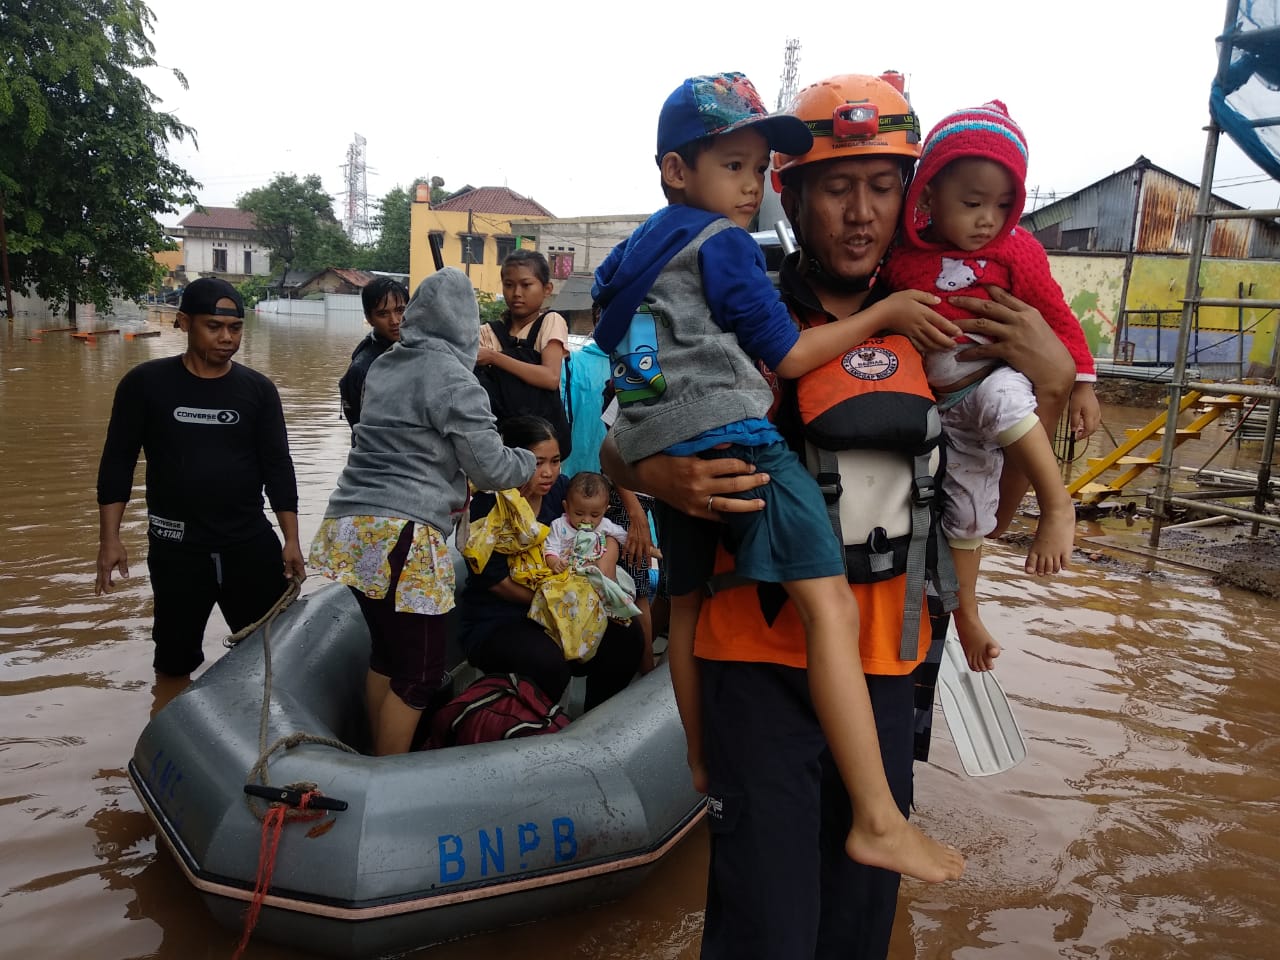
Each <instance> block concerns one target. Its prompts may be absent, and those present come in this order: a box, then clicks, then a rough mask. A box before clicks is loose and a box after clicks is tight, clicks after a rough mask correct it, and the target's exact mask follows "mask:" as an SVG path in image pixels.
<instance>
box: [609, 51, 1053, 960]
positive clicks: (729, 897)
mask: <svg viewBox="0 0 1280 960" xmlns="http://www.w3.org/2000/svg"><path fill="white" fill-rule="evenodd" d="M852 107H857V108H859V109H856V110H854V109H851V108H852ZM794 112H795V113H796V114H797V115H798V116H799V117H800V118H801V119H803V120H805V121H806V123H807V124H808V125H809V127H810V129H811V130H812V131H813V133H814V146H813V147H812V149H811V150H809V151H808V152H807V153H805V154H802V155H800V156H792V157H787V156H782V157H775V158H774V165H775V170H776V171H777V173H778V175H779V177H780V180H781V186H782V188H783V192H782V200H783V206H784V209H785V210H786V213H787V217H788V219H789V220H790V222H791V224H792V227H793V228H794V231H795V233H796V237H797V240H798V241H799V244H800V248H801V249H800V251H798V252H797V253H796V254H792V255H791V256H790V257H788V258H787V260H786V262H784V264H783V268H782V271H781V288H782V294H783V298H784V299H785V300H786V302H787V303H788V306H789V307H790V308H791V310H792V313H793V315H795V316H796V317H797V318H798V320H810V321H812V320H821V319H822V318H823V317H826V318H843V317H846V316H849V315H851V314H853V313H856V312H858V311H859V310H862V309H864V308H865V307H866V306H869V305H870V304H871V303H873V302H875V301H876V300H878V299H880V298H881V297H882V296H883V295H884V292H885V291H883V290H880V289H877V288H876V287H875V286H874V275H875V272H876V269H877V267H878V266H879V263H880V261H881V259H882V258H883V256H884V254H885V252H886V251H887V249H888V246H889V243H890V240H891V239H892V237H893V234H894V231H895V229H896V226H897V223H898V219H899V214H900V212H901V207H902V199H903V192H904V188H905V184H906V180H907V178H908V177H909V175H910V171H911V169H912V167H913V165H914V161H915V158H916V157H917V156H918V155H919V149H920V146H919V144H920V141H919V124H918V122H917V121H916V119H915V117H914V114H913V113H912V111H911V108H910V106H909V105H908V103H907V101H906V100H905V98H904V97H903V96H902V94H901V93H900V92H899V91H898V90H897V89H896V88H895V87H894V86H892V85H891V84H890V83H889V82H886V81H885V80H882V79H879V78H873V77H865V76H840V77H833V78H830V79H828V80H825V81H822V82H820V83H817V84H814V85H812V86H810V87H808V88H806V89H805V90H804V91H802V92H801V94H800V96H799V98H798V99H797V102H796V105H795V108H794ZM992 296H993V298H994V299H993V300H992V301H974V302H973V303H972V304H970V303H966V304H965V307H966V308H967V309H971V310H972V311H973V316H974V319H972V320H966V321H962V322H960V324H959V325H960V326H961V327H962V328H964V329H966V330H976V331H977V332H980V333H983V334H985V335H987V336H988V337H991V338H992V342H991V343H990V344H987V345H985V346H983V347H980V348H975V353H974V356H975V357H979V356H994V357H1000V358H1002V359H1005V360H1007V361H1008V362H1010V363H1012V364H1014V365H1016V366H1018V368H1019V369H1022V370H1023V371H1024V372H1025V373H1026V374H1027V376H1028V377H1029V378H1030V379H1031V381H1032V383H1034V384H1036V386H1037V393H1038V396H1039V398H1040V400H1041V405H1042V407H1046V406H1049V407H1052V406H1055V405H1056V406H1057V407H1058V409H1059V410H1060V409H1061V405H1062V404H1064V403H1065V401H1066V398H1067V394H1068V392H1069V390H1070V387H1071V381H1072V366H1071V364H1070V358H1069V357H1068V355H1067V354H1066V351H1065V350H1064V349H1062V347H1061V345H1060V344H1059V343H1058V341H1057V339H1056V338H1055V337H1054V336H1053V335H1052V333H1051V332H1049V330H1048V328H1047V326H1046V325H1045V324H1044V321H1043V319H1042V318H1041V317H1040V316H1039V314H1038V313H1037V312H1036V311H1035V310H1033V309H1031V308H1028V307H1027V306H1026V305H1025V304H1022V303H1021V302H1020V301H1017V300H1016V299H1014V298H1013V297H1010V296H1007V295H1004V294H1001V293H999V292H995V293H993V294H992ZM794 404H795V400H794V393H793V392H791V391H787V390H783V391H782V393H781V407H782V409H781V410H780V416H779V418H780V421H781V422H782V423H783V424H785V423H786V422H787V420H788V419H790V420H791V421H792V422H793V423H794V421H795V420H796V419H797V417H796V410H795V406H794ZM784 432H787V431H786V428H785V426H784ZM793 438H794V434H793ZM602 460H603V461H604V466H605V469H606V471H607V472H609V473H610V475H611V476H615V477H616V478H617V479H618V480H619V481H620V482H622V483H624V484H625V485H627V486H628V487H634V488H635V489H639V490H644V491H646V492H649V493H652V494H653V495H655V496H657V497H659V498H660V499H663V500H665V501H666V502H668V503H670V504H671V505H672V506H673V507H676V508H678V509H680V510H682V511H684V512H686V513H691V514H694V515H700V516H704V517H712V516H714V515H715V514H716V513H717V512H719V511H725V512H728V511H737V510H750V509H761V508H762V507H763V501H751V500H742V499H738V498H736V497H732V496H728V494H740V493H742V492H743V491H747V490H750V489H753V488H754V487H757V486H759V485H760V484H761V483H764V482H767V481H768V478H767V477H760V476H751V475H749V474H748V471H749V469H750V468H749V467H748V466H747V465H746V464H745V463H742V462H734V461H724V460H717V461H707V460H700V459H698V458H696V457H685V458H679V457H669V456H664V455H656V456H653V457H650V458H647V459H645V460H641V461H638V462H637V463H636V464H633V465H632V466H631V467H630V468H629V469H628V468H626V466H625V464H623V463H622V462H621V458H620V457H617V456H616V455H615V452H614V451H612V450H611V449H610V447H609V444H608V443H606V448H605V449H604V450H602ZM906 578H907V575H906V574H905V573H903V574H901V575H899V576H897V577H892V578H890V579H887V580H883V581H881V582H880V583H877V584H852V585H851V589H852V590H853V592H854V594H855V596H856V597H857V599H858V605H859V608H860V624H859V634H858V636H859V645H860V649H861V651H862V654H863V664H864V669H865V670H866V673H867V677H866V680H867V687H868V691H869V693H870V695H871V702H872V709H873V712H874V715H875V720H876V726H877V733H878V736H879V739H880V746H881V755H882V758H883V762H884V768H885V773H886V776H887V777H888V779H889V784H890V788H891V790H892V791H893V793H894V797H895V799H896V801H897V802H898V804H899V807H900V808H901V809H902V811H903V813H904V814H906V812H907V811H908V809H909V808H910V804H911V799H912V769H911V767H912V758H913V751H914V715H915V707H914V681H913V677H912V671H913V670H914V669H915V667H916V664H917V663H918V662H919V661H920V660H922V659H923V658H924V657H925V655H926V654H927V651H928V647H929V631H928V619H927V617H923V616H922V617H921V618H920V629H919V631H918V635H917V637H916V639H917V643H918V649H917V652H916V655H915V656H914V657H913V658H910V659H906V660H904V659H902V658H901V657H900V653H901V651H900V644H901V641H902V632H903V620H904V595H905V592H906ZM763 593H764V595H765V597H766V604H767V603H768V601H767V596H768V591H767V590H766V591H763ZM761 594H762V591H760V590H758V589H756V585H754V584H737V585H728V586H727V587H726V588H725V589H723V590H716V591H715V592H713V593H712V594H711V596H710V597H709V599H707V600H706V601H705V602H704V603H703V606H702V616H701V619H700V621H699V624H698V633H697V639H696V641H695V654H696V655H697V656H698V658H699V660H700V671H701V680H702V727H703V738H704V757H705V759H706V763H707V767H708V769H709V773H710V789H709V791H708V811H709V814H710V817H711V833H712V841H711V843H712V846H711V863H710V876H709V879H708V889H707V907H706V915H705V922H704V929H703V942H702V956H703V957H704V958H733V960H751V958H760V960H766V958H767V960H791V958H795V960H800V958H803V960H810V958H823V960H826V958H832V960H834V958H836V957H839V958H841V960H850V958H857V960H880V958H883V957H885V956H886V954H887V951H888V946H889V938H890V934H891V933H892V929H893V918H894V913H895V910H896V902H897V891H898V883H899V877H898V875H896V874H893V873H889V872H887V871H884V870H877V869H875V868H871V867H865V866H862V865H860V864H857V863H855V862H853V861H852V860H850V859H849V858H848V857H847V856H846V855H845V852H844V847H843V838H844V837H845V836H846V834H847V832H848V829H849V826H850V806H849V801H848V797H847V796H846V795H845V792H844V790H843V788H842V786H841V783H840V779H839V777H838V775H837V773H836V770H835V767H834V765H833V763H832V760H831V756H830V752H829V750H828V749H827V745H826V737H825V734H824V733H823V731H822V729H821V727H820V725H819V723H818V720H817V715H816V713H815V711H814V709H813V705H812V702H811V700H810V697H809V692H808V685H807V680H806V672H805V656H804V631H803V629H801V628H800V627H799V624H798V623H797V621H796V618H795V616H794V611H792V610H790V609H789V605H783V606H782V607H780V608H779V609H777V610H773V609H770V610H765V609H762V604H761ZM913 602H914V603H917V604H923V598H915V599H914V600H913ZM769 606H770V607H771V606H772V605H771V604H769ZM771 613H772V614H774V616H772V617H771V616H769V614H771Z"/></svg>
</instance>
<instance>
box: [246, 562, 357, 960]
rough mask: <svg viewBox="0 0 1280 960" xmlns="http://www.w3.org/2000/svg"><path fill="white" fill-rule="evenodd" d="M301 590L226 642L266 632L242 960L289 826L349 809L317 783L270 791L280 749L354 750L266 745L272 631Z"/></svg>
mask: <svg viewBox="0 0 1280 960" xmlns="http://www.w3.org/2000/svg"><path fill="white" fill-rule="evenodd" d="M301 586H302V579H301V578H298V577H295V578H292V579H291V580H290V581H289V588H288V589H286V590H285V592H284V594H283V595H281V597H280V599H279V600H277V601H276V603H275V605H274V606H273V607H272V608H271V609H270V610H269V611H267V613H266V615H265V616H264V617H262V619H261V620H259V621H258V622H257V623H256V624H253V625H251V626H249V627H246V628H245V629H244V630H241V631H238V632H237V633H236V634H234V635H233V636H231V637H229V638H228V646H231V645H233V644H235V643H238V642H239V641H240V640H242V639H244V637H245V636H247V635H248V634H249V633H251V632H252V631H253V630H255V629H257V628H258V627H259V626H260V627H261V628H262V662H263V671H262V711H261V713H260V714H259V717H258V759H257V760H256V761H255V762H254V764H253V766H252V767H250V768H249V772H248V774H247V775H246V777H245V784H246V786H245V803H246V804H247V805H248V807H249V812H250V813H252V814H253V815H254V817H256V818H257V819H258V820H259V821H261V823H262V840H261V842H260V844H259V847H258V872H257V877H256V879H255V882H254V889H253V899H252V900H251V901H250V904H249V909H248V910H247V911H246V913H245V924H244V933H243V934H242V936H241V938H240V945H239V946H238V947H237V948H236V952H235V955H234V957H233V958H232V960H239V957H240V955H241V954H242V953H243V952H244V949H245V947H246V946H247V945H248V943H249V936H250V934H252V933H253V928H254V927H255V926H256V925H257V923H258V914H259V912H260V911H261V909H262V903H263V900H264V899H265V898H266V895H267V891H268V890H269V889H270V888H271V875H272V873H273V872H274V871H275V866H276V852H277V851H278V850H279V847H280V837H281V835H282V833H283V831H284V827H285V824H287V823H305V822H308V821H312V820H319V819H321V818H323V817H324V816H326V814H327V811H328V810H345V809H346V807H347V805H346V804H345V803H343V802H342V801H335V800H327V798H325V796H324V794H323V793H322V792H321V791H320V789H319V787H318V786H317V785H316V784H314V783H307V782H300V783H292V784H289V785H287V786H286V787H283V788H272V787H271V782H270V778H269V777H268V776H267V764H268V762H269V761H270V759H271V757H272V756H273V755H274V754H275V753H276V752H277V751H278V750H290V749H292V748H293V747H296V746H299V745H300V744H303V743H315V744H320V745H322V746H326V747H333V748H335V749H338V750H343V751H345V752H347V753H355V752H356V751H355V750H353V749H351V747H349V746H347V745H346V744H345V743H343V742H342V741H341V740H338V739H336V738H334V737H322V736H319V735H317V734H313V733H305V732H301V731H297V732H294V733H290V734H287V735H285V736H283V737H277V738H276V740H275V741H274V742H273V743H271V744H270V746H268V745H267V731H268V729H269V728H270V723H271V686H272V675H271V627H272V625H273V624H274V623H275V619H276V617H278V616H279V615H280V613H281V612H282V611H283V610H285V609H286V608H287V607H288V606H289V605H290V604H291V603H293V601H294V600H295V599H296V598H297V596H298V591H299V589H300V588H301ZM264 796H271V797H273V798H274V799H273V800H272V802H270V803H264V802H263V799H262V798H263V797H264Z"/></svg>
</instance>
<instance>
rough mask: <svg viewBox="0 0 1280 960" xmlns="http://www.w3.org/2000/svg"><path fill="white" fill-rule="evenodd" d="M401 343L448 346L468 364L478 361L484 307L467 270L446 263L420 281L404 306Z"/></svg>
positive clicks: (406, 345) (417, 346)
mask: <svg viewBox="0 0 1280 960" xmlns="http://www.w3.org/2000/svg"><path fill="white" fill-rule="evenodd" d="M400 346H401V347H403V348H405V349H407V350H422V349H426V348H428V347H429V348H431V349H433V350H437V349H445V350H448V351H449V352H450V353H452V354H453V355H454V356H455V357H457V359H458V362H459V363H461V364H462V365H463V366H464V367H468V368H470V367H474V366H475V365H476V353H477V351H478V350H479V349H480V307H479V305H478V304H477V303H476V292H475V289H474V288H473V287H472V286H471V281H470V280H468V279H467V275H466V274H465V273H463V272H462V271H461V270H457V269H455V268H454V267H445V268H444V269H443V270H438V271H436V272H435V273H433V274H431V275H430V276H429V277H427V278H426V279H425V280H423V281H422V282H421V283H420V284H418V289H417V290H416V291H415V292H414V294H413V297H412V299H410V301H409V303H408V305H407V306H406V307H405V308H404V320H403V321H402V322H401V324H400Z"/></svg>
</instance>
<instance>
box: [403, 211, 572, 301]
mask: <svg viewBox="0 0 1280 960" xmlns="http://www.w3.org/2000/svg"><path fill="white" fill-rule="evenodd" d="M539 219H543V220H545V219H547V218H546V217H529V216H526V215H523V214H522V215H520V216H518V217H517V216H512V215H506V214H496V213H471V214H468V213H467V212H466V211H459V210H433V209H432V208H431V206H430V205H429V204H426V203H414V204H413V207H412V209H411V210H410V215H409V230H410V233H409V284H410V287H409V289H410V290H416V289H417V287H418V284H419V283H421V282H422V281H423V279H424V278H425V277H426V276H427V275H428V274H430V273H433V272H434V271H435V263H434V262H433V261H432V259H431V244H430V242H429V241H428V239H427V237H428V235H429V234H430V233H432V232H433V231H439V232H441V233H443V234H444V245H443V247H444V248H443V251H442V252H443V255H444V264H445V266H446V267H457V268H458V269H459V270H461V271H462V272H463V273H465V274H467V276H469V277H470V278H471V285H472V286H473V287H475V288H476V289H477V290H481V291H484V292H485V293H491V294H493V295H494V296H495V297H496V296H499V295H501V293H502V264H500V263H498V244H497V240H496V237H498V236H504V237H507V236H511V235H512V230H511V221H512V220H520V221H522V222H528V221H530V220H539ZM468 221H470V230H468ZM468 232H470V233H472V234H483V235H484V257H483V260H484V262H483V263H463V262H462V237H461V235H462V234H465V233H468ZM520 245H521V246H525V247H528V246H530V245H531V241H529V240H525V241H524V242H522V243H521V244H520Z"/></svg>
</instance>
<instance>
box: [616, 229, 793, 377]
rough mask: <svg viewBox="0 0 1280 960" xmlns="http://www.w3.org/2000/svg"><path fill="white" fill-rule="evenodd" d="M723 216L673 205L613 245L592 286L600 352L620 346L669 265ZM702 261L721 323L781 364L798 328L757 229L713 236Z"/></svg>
mask: <svg viewBox="0 0 1280 960" xmlns="http://www.w3.org/2000/svg"><path fill="white" fill-rule="evenodd" d="M717 219H720V215H719V214H715V213H710V212H708V211H706V210H698V209H695V208H693V207H687V206H685V205H683V204H671V205H669V206H666V207H663V208H662V209H661V210H659V211H658V212H657V213H655V214H654V215H653V216H652V217H650V218H649V219H648V220H646V221H645V222H644V223H643V224H641V226H640V227H639V228H638V229H637V230H636V231H635V233H633V234H632V235H631V236H630V237H628V238H627V239H626V240H624V241H623V242H622V243H620V244H618V246H616V247H614V249H613V250H612V251H611V252H610V254H609V256H608V257H606V258H605V260H604V262H603V263H602V264H601V265H600V266H599V267H598V268H597V270H596V279H595V284H594V286H593V287H592V290H591V293H592V296H593V297H594V298H595V299H596V301H597V302H599V303H600V305H601V314H600V322H599V323H598V324H597V325H596V329H595V341H596V343H597V344H599V346H600V348H601V349H602V350H604V351H606V352H611V351H612V350H613V348H614V347H616V346H617V345H618V342H619V341H620V340H621V339H622V337H623V335H624V334H625V333H626V330H627V327H628V326H629V325H630V323H631V318H632V317H633V316H634V315H635V312H636V308H637V307H639V306H640V304H642V303H643V302H644V300H645V297H646V296H647V295H648V293H649V290H650V289H651V288H652V287H653V284H654V281H655V280H656V279H657V277H658V274H659V273H661V272H662V269H663V267H665V266H666V265H667V263H668V262H669V261H670V260H671V258H672V257H673V256H675V255H676V254H677V253H679V252H680V251H681V250H682V249H684V248H685V247H686V246H687V245H688V244H689V243H690V242H691V241H692V240H693V239H694V238H695V237H697V236H698V234H699V233H701V232H702V231H703V230H704V229H705V228H706V227H707V225H708V224H710V223H712V222H713V221H715V220H717ZM698 266H699V269H700V271H701V274H702V284H703V290H704V293H705V295H706V301H707V307H708V309H709V311H710V313H711V317H712V319H713V320H714V321H715V323H716V324H717V326H719V327H720V329H722V330H724V331H726V332H729V333H733V334H734V336H735V337H736V338H737V340H738V343H739V345H740V346H741V347H742V349H743V350H744V351H745V352H746V353H747V354H748V355H749V356H751V357H752V358H754V359H758V360H762V361H764V363H765V364H767V365H768V366H769V367H770V368H773V367H776V366H777V364H778V363H780V362H781V360H782V358H783V357H785V356H786V355H787V353H788V352H790V350H791V348H792V347H794V346H795V344H796V340H797V339H798V338H799V332H798V331H797V330H796V327H795V324H794V322H793V321H792V320H791V316H790V314H789V313H788V312H787V308H786V306H785V305H784V304H783V303H782V300H781V299H780V297H779V296H778V291H777V290H776V289H775V288H774V286H773V284H772V283H770V282H769V277H768V273H767V270H766V267H765V262H764V253H763V252H762V251H761V250H760V246H759V245H758V244H757V243H756V242H755V241H754V240H753V239H752V238H751V234H749V233H747V231H745V230H743V229H741V228H737V227H735V228H732V229H728V230H722V231H721V232H719V233H717V234H715V235H714V236H712V237H709V238H707V240H706V241H705V242H704V243H703V245H702V247H701V249H700V251H699V254H698Z"/></svg>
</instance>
